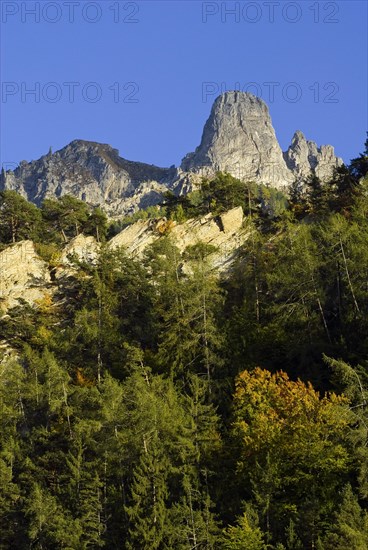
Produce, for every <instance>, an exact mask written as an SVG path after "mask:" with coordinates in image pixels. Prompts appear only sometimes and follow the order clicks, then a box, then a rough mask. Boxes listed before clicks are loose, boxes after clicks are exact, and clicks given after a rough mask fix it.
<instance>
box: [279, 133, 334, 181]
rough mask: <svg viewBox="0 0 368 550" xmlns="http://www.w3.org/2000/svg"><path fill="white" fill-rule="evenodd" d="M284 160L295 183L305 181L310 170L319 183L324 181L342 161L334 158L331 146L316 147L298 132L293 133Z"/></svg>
mask: <svg viewBox="0 0 368 550" xmlns="http://www.w3.org/2000/svg"><path fill="white" fill-rule="evenodd" d="M284 158H285V162H286V164H287V167H288V168H289V170H291V171H292V173H293V174H294V176H295V178H296V180H297V181H305V180H306V178H308V176H310V175H311V173H312V170H314V171H315V174H316V176H317V177H318V178H319V179H320V180H321V181H326V180H328V179H329V178H330V177H331V176H332V175H333V171H334V169H335V168H338V167H339V166H342V164H343V160H342V159H341V158H339V157H336V156H335V154H334V149H333V147H331V145H322V146H321V147H317V144H316V143H315V142H314V141H307V140H306V139H305V137H304V135H303V133H302V132H300V131H297V132H295V134H294V137H293V139H292V142H291V145H290V147H289V149H288V150H287V152H286V153H284Z"/></svg>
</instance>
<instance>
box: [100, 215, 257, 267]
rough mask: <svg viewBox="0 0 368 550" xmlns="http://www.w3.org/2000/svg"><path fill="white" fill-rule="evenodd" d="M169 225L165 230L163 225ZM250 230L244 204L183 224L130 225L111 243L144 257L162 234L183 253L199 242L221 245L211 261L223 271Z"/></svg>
mask: <svg viewBox="0 0 368 550" xmlns="http://www.w3.org/2000/svg"><path fill="white" fill-rule="evenodd" d="M164 227H166V232H164V231H160V228H161V229H162V228H164ZM249 233H250V229H249V228H248V227H243V210H242V208H241V207H237V208H233V209H232V210H230V211H228V212H226V213H224V214H221V216H219V217H217V216H213V215H212V214H207V215H206V216H203V217H202V218H195V219H191V220H187V221H186V222H184V223H182V224H175V223H171V222H170V221H169V222H167V221H166V220H162V221H160V220H159V221H153V220H148V221H142V220H139V221H138V222H136V223H134V224H132V225H130V226H128V227H127V228H126V229H124V230H123V231H121V232H120V233H119V234H118V235H116V236H115V237H114V238H113V239H111V241H110V242H109V247H110V248H111V249H116V248H118V247H124V248H125V249H126V251H127V252H128V253H129V254H132V255H133V256H136V257H142V256H143V253H144V251H145V249H146V248H147V247H148V246H149V245H150V244H152V243H153V242H155V241H157V240H158V239H159V238H160V237H161V236H162V235H163V234H167V235H170V237H171V239H172V240H173V242H174V244H175V245H176V246H177V247H178V249H179V250H180V252H184V250H185V249H186V248H187V247H188V246H191V245H194V244H197V243H199V242H202V243H205V244H211V245H213V246H215V247H217V248H218V250H217V252H215V253H214V254H213V257H212V264H213V266H214V267H216V268H217V269H218V270H219V271H220V272H224V271H226V270H227V269H228V268H229V266H230V264H231V262H232V260H233V258H234V256H235V255H236V252H237V250H238V249H239V247H240V246H241V245H242V244H243V243H244V242H245V241H246V239H247V238H248V236H249Z"/></svg>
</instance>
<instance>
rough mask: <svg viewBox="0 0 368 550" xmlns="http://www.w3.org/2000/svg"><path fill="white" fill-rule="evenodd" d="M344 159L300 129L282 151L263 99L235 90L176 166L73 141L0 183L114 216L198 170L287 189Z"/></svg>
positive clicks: (183, 184) (178, 185) (177, 187)
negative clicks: (73, 201) (162, 165)
mask: <svg viewBox="0 0 368 550" xmlns="http://www.w3.org/2000/svg"><path fill="white" fill-rule="evenodd" d="M341 164H342V160H341V159H339V158H338V157H336V156H335V154H334V150H333V147H331V146H330V145H323V146H322V147H318V146H317V145H316V144H315V143H314V142H313V141H307V140H306V138H305V137H304V135H303V134H302V133H301V132H299V131H298V132H296V133H295V135H294V137H293V140H292V143H291V145H290V147H289V149H288V150H287V152H285V153H283V152H282V150H281V148H280V145H279V143H278V141H277V138H276V134H275V130H274V129H273V126H272V121H271V117H270V114H269V110H268V107H267V105H266V103H265V102H264V101H263V100H262V99H260V98H258V97H256V96H254V95H252V94H250V93H245V92H235V91H234V92H226V93H224V94H222V95H220V96H219V97H218V98H217V99H216V100H215V102H214V104H213V106H212V109H211V113H210V116H209V118H208V120H207V122H206V124H205V126H204V130H203V135H202V140H201V143H200V145H199V146H198V147H197V148H196V150H195V151H194V152H193V153H189V154H188V155H186V156H185V157H184V159H183V161H182V163H181V166H180V167H179V168H175V167H172V168H159V167H157V166H154V165H149V164H144V163H142V162H133V161H129V160H126V159H124V158H122V157H120V155H119V152H118V151H117V150H116V149H113V148H112V147H111V146H110V145H106V144H100V143H95V142H91V141H83V140H75V141H72V142H71V143H70V144H69V145H67V146H66V147H64V148H63V149H61V150H60V151H56V152H55V153H51V152H49V153H48V154H47V155H44V156H42V157H41V158H40V159H38V160H36V161H31V162H29V163H28V162H26V161H22V162H21V163H20V165H19V166H18V167H17V168H16V169H15V170H14V171H11V170H9V171H7V172H6V173H3V174H2V177H1V180H0V190H1V189H14V190H16V191H18V192H19V193H20V194H21V195H23V196H24V197H26V198H27V199H28V200H30V201H32V202H34V203H36V204H40V203H41V202H42V201H43V200H44V199H45V198H47V197H59V196H62V195H65V194H69V195H74V196H75V197H77V198H79V199H82V200H84V201H86V202H87V203H89V204H91V205H96V206H97V205H98V206H101V207H102V208H104V209H105V210H106V212H107V213H108V214H110V215H121V214H124V213H129V212H133V211H134V210H137V209H139V208H145V207H147V206H149V205H151V204H157V203H158V202H160V201H161V200H162V195H163V193H164V192H165V191H167V190H168V189H172V190H174V191H175V192H177V193H183V192H186V191H187V190H190V189H191V188H192V186H193V184H194V183H195V182H196V181H197V180H198V177H200V176H202V175H204V176H211V175H214V174H215V173H216V172H218V171H221V172H228V173H230V174H231V175H232V176H234V177H236V178H239V179H240V180H242V181H255V182H257V183H265V184H268V185H270V186H273V187H277V188H283V189H286V190H287V188H288V187H289V186H290V185H291V184H292V183H293V182H294V181H298V182H303V181H305V179H306V178H307V177H308V176H309V175H310V174H311V173H312V171H314V172H315V173H316V175H317V176H318V177H320V179H321V180H322V181H324V180H327V179H328V178H329V177H331V175H332V173H333V170H334V168H336V167H338V166H340V165H341Z"/></svg>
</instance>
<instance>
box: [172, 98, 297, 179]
mask: <svg viewBox="0 0 368 550" xmlns="http://www.w3.org/2000/svg"><path fill="white" fill-rule="evenodd" d="M181 169H182V170H183V171H184V172H198V171H200V172H203V173H206V172H212V171H223V172H229V173H230V174H232V175H233V176H235V177H239V178H240V179H247V180H253V181H257V182H263V183H270V184H271V185H274V186H275V187H277V186H285V185H287V184H288V183H291V181H292V180H293V177H292V174H290V172H289V170H288V169H287V166H286V164H285V161H284V159H283V155H282V151H281V148H280V145H279V144H278V141H277V139H276V135H275V131H274V129H273V126H272V121H271V117H270V114H269V111H268V107H267V105H266V103H265V102H264V101H263V100H262V99H260V98H258V97H256V96H254V95H253V94H250V93H247V92H237V91H234V92H226V93H224V94H222V95H220V96H219V97H218V98H217V99H216V100H215V102H214V104H213V107H212V110H211V114H210V116H209V118H208V120H207V122H206V124H205V127H204V130H203V135H202V140H201V143H200V145H199V146H198V147H197V149H196V150H195V152H194V153H190V154H189V155H187V156H186V157H185V158H184V159H183V161H182V164H181Z"/></svg>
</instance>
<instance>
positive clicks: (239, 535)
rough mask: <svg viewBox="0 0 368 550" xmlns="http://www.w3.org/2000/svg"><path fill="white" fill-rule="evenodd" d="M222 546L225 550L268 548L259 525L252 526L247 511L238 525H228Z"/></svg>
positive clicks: (261, 549) (263, 549) (258, 549)
mask: <svg viewBox="0 0 368 550" xmlns="http://www.w3.org/2000/svg"><path fill="white" fill-rule="evenodd" d="M221 548H223V549H224V550H243V549H244V548H247V550H266V549H267V545H266V544H265V542H264V540H263V535H262V531H261V530H260V528H259V527H252V526H251V525H250V523H249V520H248V517H247V514H246V513H245V514H244V515H243V516H242V517H241V518H240V519H239V521H238V525H237V526H236V527H228V528H227V529H226V531H225V532H224V537H223V542H222V544H221Z"/></svg>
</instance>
